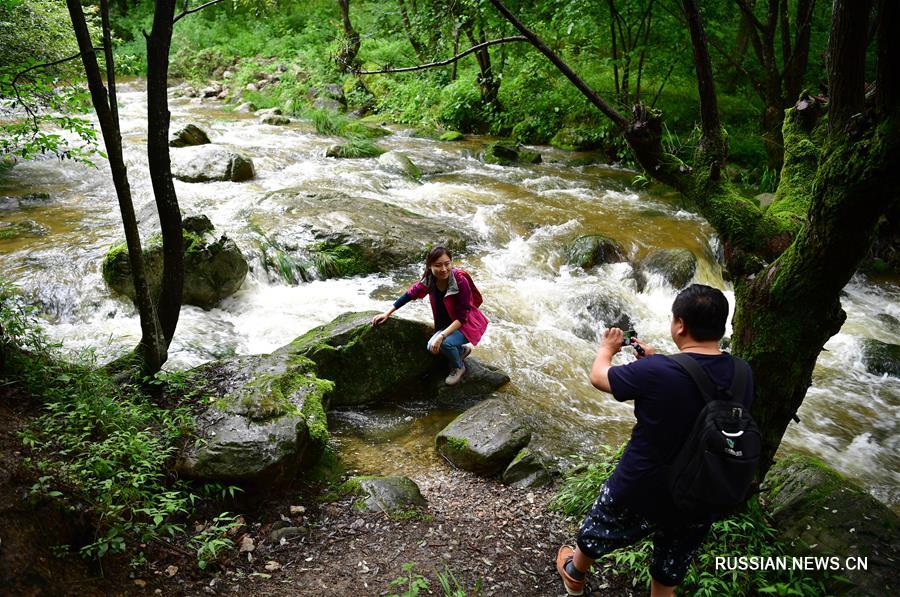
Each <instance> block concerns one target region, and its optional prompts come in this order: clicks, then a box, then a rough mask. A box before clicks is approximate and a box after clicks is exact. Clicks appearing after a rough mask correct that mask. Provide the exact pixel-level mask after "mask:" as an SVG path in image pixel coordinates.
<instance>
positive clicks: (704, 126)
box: [682, 0, 726, 179]
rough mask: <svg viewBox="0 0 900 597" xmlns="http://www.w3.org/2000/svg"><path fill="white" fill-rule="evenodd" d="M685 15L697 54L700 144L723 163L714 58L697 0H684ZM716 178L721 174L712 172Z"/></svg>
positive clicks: (708, 153) (695, 53)
mask: <svg viewBox="0 0 900 597" xmlns="http://www.w3.org/2000/svg"><path fill="white" fill-rule="evenodd" d="M682 6H683V8H684V15H685V17H686V18H687V22H688V28H689V29H690V32H691V48H692V50H693V54H694V69H695V70H696V71H697V91H698V93H699V95H700V130H701V139H700V147H701V149H703V152H704V153H705V154H706V156H705V157H706V158H709V159H711V160H712V161H714V162H717V163H718V164H719V165H720V166H724V164H722V163H721V162H724V158H725V153H726V147H725V139H724V138H723V137H722V125H721V123H720V122H719V107H718V103H717V100H716V89H715V84H714V82H713V73H712V61H711V60H710V59H709V47H708V43H707V41H706V32H705V31H704V30H703V23H701V22H700V11H699V9H698V8H697V3H696V1H695V0H682ZM713 178H714V179H717V178H718V176H713Z"/></svg>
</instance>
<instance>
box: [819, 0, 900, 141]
mask: <svg viewBox="0 0 900 597" xmlns="http://www.w3.org/2000/svg"><path fill="white" fill-rule="evenodd" d="M871 10H872V2H871V0H834V14H833V16H832V23H831V35H830V36H829V37H828V54H827V56H826V58H827V60H826V62H827V65H828V99H829V102H830V104H831V105H830V107H829V115H830V123H829V125H830V127H831V129H832V130H835V129H842V128H843V127H844V126H845V125H846V124H847V123H848V122H849V121H850V119H851V118H852V117H853V116H854V115H855V114H859V113H861V112H862V109H863V102H864V99H865V82H866V78H865V77H866V71H865V68H861V67H860V65H863V64H865V56H866V44H865V43H863V40H865V39H866V32H867V31H868V28H869V13H870V12H871ZM895 34H896V33H895Z"/></svg>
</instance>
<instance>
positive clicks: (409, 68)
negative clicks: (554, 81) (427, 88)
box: [352, 35, 528, 75]
mask: <svg viewBox="0 0 900 597" xmlns="http://www.w3.org/2000/svg"><path fill="white" fill-rule="evenodd" d="M513 41H528V39H527V38H526V37H524V36H522V35H515V36H513V37H501V38H499V39H491V40H488V41H486V42H482V43H480V44H477V45H474V46H472V47H471V48H469V49H468V50H466V51H465V52H460V53H459V54H457V55H456V56H452V57H450V58H447V59H446V60H439V61H437V62H429V63H428V64H419V65H417V66H404V67H401V68H385V69H382V70H354V71H352V72H353V74H354V75H383V74H388V73H409V72H413V71H417V70H425V69H429V68H436V67H439V66H447V65H448V64H452V63H453V62H456V61H457V60H459V59H460V58H463V57H465V56H468V55H469V54H472V53H473V52H477V51H478V50H482V49H484V48H486V47H488V46H493V45H496V44H505V43H508V42H513Z"/></svg>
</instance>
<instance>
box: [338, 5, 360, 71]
mask: <svg viewBox="0 0 900 597" xmlns="http://www.w3.org/2000/svg"><path fill="white" fill-rule="evenodd" d="M338 7H339V8H340V9H341V23H342V24H343V26H344V39H343V40H341V47H340V49H338V52H337V56H335V62H336V63H337V67H338V70H339V71H341V72H342V73H347V72H350V71H351V70H353V68H354V67H355V66H356V55H357V54H358V53H359V44H360V39H359V33H358V32H357V31H356V29H354V28H353V23H352V22H351V21H350V0H338Z"/></svg>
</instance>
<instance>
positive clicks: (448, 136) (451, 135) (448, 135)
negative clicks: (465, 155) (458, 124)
mask: <svg viewBox="0 0 900 597" xmlns="http://www.w3.org/2000/svg"><path fill="white" fill-rule="evenodd" d="M465 137H466V136H465V135H463V134H462V133H461V132H459V131H447V132H445V133H442V134H441V136H440V137H438V139H440V140H441V141H462V140H463V139H465Z"/></svg>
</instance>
